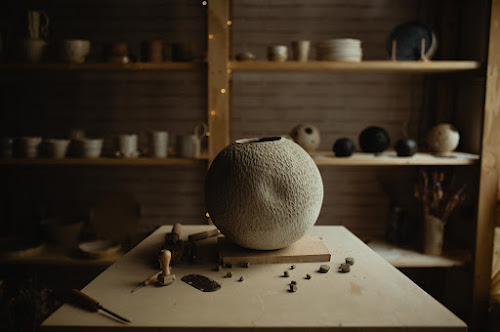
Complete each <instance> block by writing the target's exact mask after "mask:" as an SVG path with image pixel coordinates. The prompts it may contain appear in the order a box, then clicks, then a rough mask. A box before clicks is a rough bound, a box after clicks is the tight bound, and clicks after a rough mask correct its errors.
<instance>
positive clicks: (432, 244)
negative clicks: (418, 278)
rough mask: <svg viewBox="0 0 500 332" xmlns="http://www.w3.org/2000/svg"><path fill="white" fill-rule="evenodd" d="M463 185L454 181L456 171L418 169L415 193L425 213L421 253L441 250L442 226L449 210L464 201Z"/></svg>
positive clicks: (451, 210) (431, 253) (452, 209)
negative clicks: (452, 173) (446, 172)
mask: <svg viewBox="0 0 500 332" xmlns="http://www.w3.org/2000/svg"><path fill="white" fill-rule="evenodd" d="M465 189H466V185H465V184H463V185H457V184H456V178H455V175H452V176H447V175H446V174H445V173H444V172H438V171H436V170H434V171H432V172H427V171H424V170H420V173H419V178H418V181H417V183H416V184H415V193H414V194H415V197H416V198H417V199H418V200H419V201H420V203H421V206H422V212H423V216H424V238H423V251H424V253H426V254H430V255H441V254H442V251H443V237H444V227H445V225H446V223H447V222H448V219H449V217H450V215H451V213H452V212H453V211H454V210H455V209H456V208H457V207H458V206H459V205H461V204H462V203H463V202H464V201H465V199H466V194H465Z"/></svg>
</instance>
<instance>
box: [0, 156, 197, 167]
mask: <svg viewBox="0 0 500 332" xmlns="http://www.w3.org/2000/svg"><path fill="white" fill-rule="evenodd" d="M206 162H207V158H199V159H187V158H96V159H85V158H64V159H49V158H34V159H28V158H19V159H17V158H11V159H1V160H0V165H19V166H22V165H26V166H30V165H33V166H37V165H40V166H42V165H60V166H168V165H196V164H202V163H206Z"/></svg>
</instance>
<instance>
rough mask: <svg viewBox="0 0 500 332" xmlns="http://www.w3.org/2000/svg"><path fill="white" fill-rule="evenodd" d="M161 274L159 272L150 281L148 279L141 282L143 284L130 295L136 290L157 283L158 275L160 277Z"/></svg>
mask: <svg viewBox="0 0 500 332" xmlns="http://www.w3.org/2000/svg"><path fill="white" fill-rule="evenodd" d="M160 273H161V272H157V273H155V274H153V275H152V276H151V277H149V278H148V279H146V280H144V281H143V282H141V284H140V285H139V286H137V287H136V288H134V289H132V291H131V292H130V293H133V292H135V291H136V290H138V289H139V288H142V287H144V286H147V285H149V284H150V283H152V282H155V281H156V280H158V275H160Z"/></svg>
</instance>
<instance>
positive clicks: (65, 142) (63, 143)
mask: <svg viewBox="0 0 500 332" xmlns="http://www.w3.org/2000/svg"><path fill="white" fill-rule="evenodd" d="M70 142H71V141H70V140H69V139H56V138H52V139H49V140H48V143H49V144H50V147H51V151H52V158H55V159H62V158H64V157H66V152H67V151H68V146H69V143H70Z"/></svg>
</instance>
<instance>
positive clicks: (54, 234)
mask: <svg viewBox="0 0 500 332" xmlns="http://www.w3.org/2000/svg"><path fill="white" fill-rule="evenodd" d="M83 224H84V222H83V221H82V220H78V219H66V218H50V219H45V220H42V222H41V226H42V228H43V229H44V230H45V232H46V234H47V237H48V240H49V241H50V242H51V243H53V244H56V245H58V246H61V247H63V248H66V249H76V248H77V246H78V241H79V239H80V233H81V231H82V227H83Z"/></svg>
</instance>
